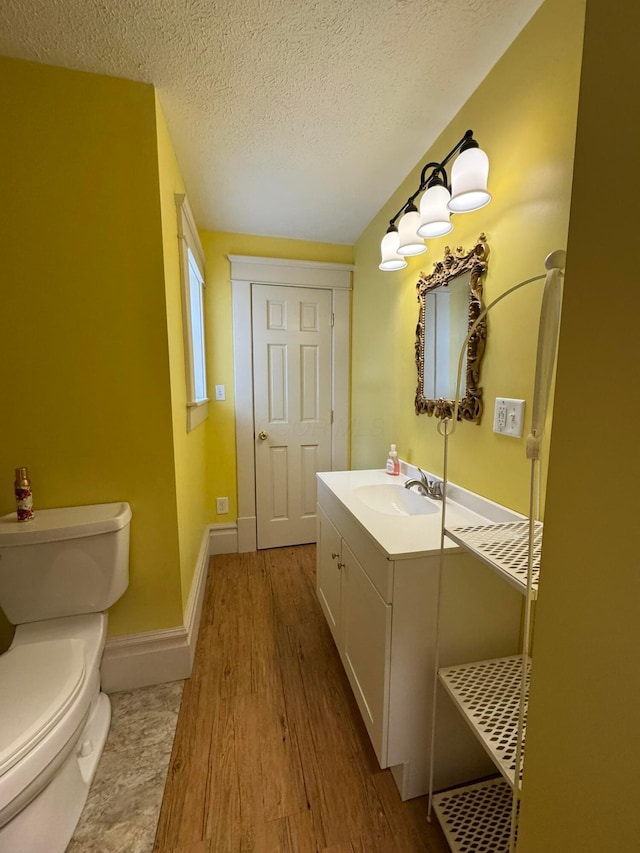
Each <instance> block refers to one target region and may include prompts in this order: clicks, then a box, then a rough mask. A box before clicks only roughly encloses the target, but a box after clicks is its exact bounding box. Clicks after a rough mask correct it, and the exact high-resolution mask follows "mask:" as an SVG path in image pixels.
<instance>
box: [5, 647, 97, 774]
mask: <svg viewBox="0 0 640 853" xmlns="http://www.w3.org/2000/svg"><path fill="white" fill-rule="evenodd" d="M84 668H85V656H84V642H83V641H82V640H76V639H73V640H72V639H64V640H51V641H50V642H41V643H27V644H25V645H21V646H16V647H15V648H12V649H9V651H8V652H5V653H4V654H3V655H0V685H2V689H1V690H0V775H1V774H3V773H5V772H6V771H7V770H8V769H9V768H10V767H12V766H13V765H14V764H15V763H16V762H18V761H20V759H21V758H22V757H23V756H24V755H26V754H27V753H28V752H30V751H31V750H32V749H33V748H34V747H35V745H36V744H37V743H38V742H39V741H41V740H42V739H43V738H44V737H45V736H46V735H47V734H48V733H49V732H50V731H51V729H52V728H54V726H55V725H56V724H57V722H58V721H59V720H60V718H61V717H62V716H64V714H65V712H66V711H67V709H68V708H69V706H70V705H71V703H72V702H73V700H74V699H75V697H76V696H77V694H78V692H79V690H80V688H81V687H82V682H83V680H84Z"/></svg>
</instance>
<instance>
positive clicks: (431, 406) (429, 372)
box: [415, 234, 489, 424]
mask: <svg viewBox="0 0 640 853" xmlns="http://www.w3.org/2000/svg"><path fill="white" fill-rule="evenodd" d="M488 255H489V247H488V246H487V238H486V237H485V235H484V234H481V235H480V237H479V238H478V241H477V242H476V244H475V246H474V247H473V248H472V249H471V251H469V252H465V251H464V249H463V248H462V247H459V248H457V249H456V250H455V251H454V252H452V251H451V250H450V249H449V247H448V246H447V247H446V249H445V251H444V259H443V260H442V261H438V262H437V263H435V264H434V265H433V272H432V273H431V275H425V274H424V273H420V278H419V279H418V283H417V285H416V290H417V295H418V302H419V305H420V310H419V315H418V325H417V327H416V345H415V346H416V366H417V368H418V388H417V391H416V399H415V407H416V414H417V415H420V414H424V413H426V414H427V415H435V416H436V417H437V418H450V417H452V416H453V410H454V406H455V399H454V398H455V387H456V378H457V371H458V359H459V354H460V349H461V347H462V344H463V342H464V340H465V338H466V337H467V335H468V333H469V329H470V328H471V325H472V324H473V323H474V322H475V320H476V319H477V318H478V316H479V315H480V312H481V311H482V309H483V308H484V304H483V302H482V278H483V276H484V274H485V273H486V271H487V257H488ZM486 337H487V324H486V320H484V319H483V320H482V321H481V322H480V323H479V324H478V326H477V328H476V330H475V331H474V333H473V335H472V336H471V338H470V340H469V343H468V344H467V347H466V352H465V364H464V366H463V377H464V379H463V380H462V381H461V392H460V393H461V396H460V402H459V406H458V420H466V421H472V422H474V423H476V424H479V423H480V418H481V416H482V388H481V387H480V384H479V383H480V362H481V361H482V356H483V355H484V347H485V341H486Z"/></svg>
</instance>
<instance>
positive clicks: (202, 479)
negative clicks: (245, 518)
mask: <svg viewBox="0 0 640 853" xmlns="http://www.w3.org/2000/svg"><path fill="white" fill-rule="evenodd" d="M156 120H157V134H158V165H159V178H160V210H161V216H162V235H163V257H164V279H165V290H166V299H167V328H168V342H169V368H170V376H171V404H172V410H173V412H172V413H173V446H174V453H175V488H176V498H177V511H178V542H179V550H180V584H181V593H182V607H183V610H184V608H185V607H186V605H187V602H188V599H189V592H190V590H191V582H192V580H193V575H194V571H195V568H196V565H197V561H198V553H199V550H200V546H201V543H202V536H203V531H204V530H205V528H206V526H207V524H209V523H210V522H211V521H212V520H213V513H212V512H211V507H210V505H208V504H207V501H206V491H207V486H206V483H207V474H208V460H207V441H206V434H207V424H206V423H202V424H200V425H199V426H197V427H196V428H195V429H193V430H192V431H191V432H187V391H186V381H185V375H186V374H185V350H184V335H183V323H182V292H181V286H182V285H181V278H180V255H179V244H178V240H177V237H176V235H177V233H178V215H177V208H176V203H175V194H176V193H185V192H186V190H185V186H184V182H183V180H182V175H181V173H180V167H179V165H178V162H177V160H176V155H175V151H174V149H173V144H172V142H171V138H170V136H169V131H168V129H167V125H166V121H165V119H164V116H163V114H162V110H161V108H160V104H159V101H158V98H157V96H156ZM210 291H211V288H209V290H208V291H207V292H206V297H207V300H208V301H210V299H209V297H210ZM208 307H209V306H208V305H207V306H206V307H205V311H206V310H207V309H208ZM212 390H213V388H212V385H211V383H210V384H209V391H210V392H211V391H212ZM209 408H210V418H211V419H213V415H214V412H213V409H212V406H211V404H209Z"/></svg>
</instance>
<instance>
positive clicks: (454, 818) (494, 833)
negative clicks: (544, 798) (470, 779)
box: [433, 779, 513, 853]
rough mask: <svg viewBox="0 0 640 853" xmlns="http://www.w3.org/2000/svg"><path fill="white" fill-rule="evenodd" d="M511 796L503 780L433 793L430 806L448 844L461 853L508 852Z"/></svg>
mask: <svg viewBox="0 0 640 853" xmlns="http://www.w3.org/2000/svg"><path fill="white" fill-rule="evenodd" d="M512 796H513V794H512V791H511V788H510V787H509V786H508V785H507V783H506V782H505V781H504V780H503V779H490V780H488V781H486V782H477V783H476V784H475V785H465V786H464V787H463V788H456V789H455V790H453V791H444V792H443V793H441V794H435V795H434V797H433V809H434V811H435V813H436V815H437V816H438V821H439V822H440V826H441V827H442V831H443V832H444V835H445V838H446V839H447V842H448V844H449V847H450V848H451V849H452V850H454V851H461V853H469V851H473V853H508V851H509V837H510V833H511V801H512Z"/></svg>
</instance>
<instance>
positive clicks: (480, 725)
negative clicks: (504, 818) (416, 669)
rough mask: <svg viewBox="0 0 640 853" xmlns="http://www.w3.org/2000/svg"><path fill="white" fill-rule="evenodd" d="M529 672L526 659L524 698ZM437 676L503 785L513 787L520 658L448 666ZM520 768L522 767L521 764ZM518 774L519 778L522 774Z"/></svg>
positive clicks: (529, 662)
mask: <svg viewBox="0 0 640 853" xmlns="http://www.w3.org/2000/svg"><path fill="white" fill-rule="evenodd" d="M530 671H531V661H530V660H527V666H526V683H527V684H526V690H527V699H528V694H529V674H530ZM438 675H439V676H440V681H441V682H442V684H443V685H444V687H445V688H446V690H447V692H448V693H449V695H450V696H451V698H452V699H453V701H454V702H455V704H456V705H457V706H458V709H459V710H460V712H461V714H462V715H463V716H464V718H465V720H466V721H467V723H468V724H469V725H470V726H471V728H472V730H473V732H474V734H475V735H476V737H477V738H478V740H479V741H480V743H481V744H482V745H483V747H484V748H485V749H486V751H487V753H488V754H489V756H490V757H491V760H492V761H493V762H494V764H495V765H496V767H497V768H498V770H499V771H500V772H501V773H502V775H503V776H504V778H505V779H506V780H507V782H508V783H509V784H510V785H513V784H514V779H515V770H516V746H517V741H518V714H519V711H520V682H521V678H522V656H521V655H514V656H513V657H508V658H496V659H495V660H485V661H479V662H477V663H469V664H463V665H461V666H449V667H446V668H444V669H441V670H440V671H439V673H438ZM525 725H526V711H525ZM523 757H524V750H523ZM520 767H521V768H522V761H521V763H520ZM519 775H520V778H522V771H521V772H520V774H519Z"/></svg>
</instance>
